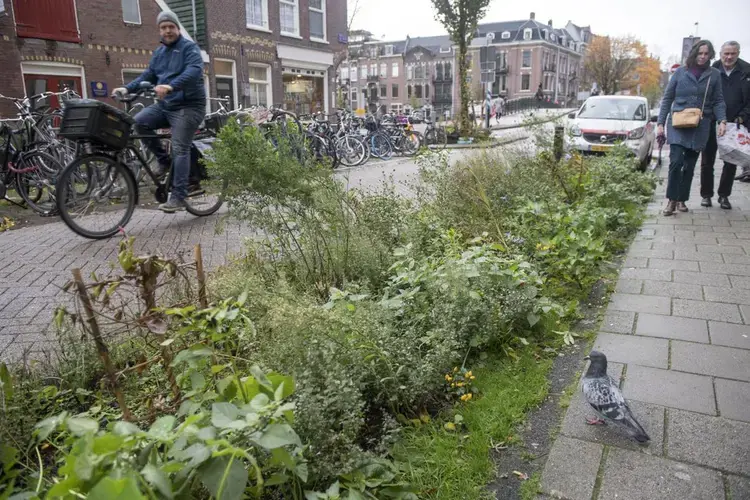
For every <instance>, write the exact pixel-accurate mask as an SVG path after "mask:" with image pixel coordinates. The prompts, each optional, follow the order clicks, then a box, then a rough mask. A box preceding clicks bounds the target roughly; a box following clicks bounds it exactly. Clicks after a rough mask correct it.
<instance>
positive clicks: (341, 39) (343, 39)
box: [339, 33, 349, 43]
mask: <svg viewBox="0 0 750 500" xmlns="http://www.w3.org/2000/svg"><path fill="white" fill-rule="evenodd" d="M339 43H349V37H348V36H346V35H345V34H344V33H339Z"/></svg>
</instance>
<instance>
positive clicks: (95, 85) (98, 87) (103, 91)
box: [91, 82, 109, 97]
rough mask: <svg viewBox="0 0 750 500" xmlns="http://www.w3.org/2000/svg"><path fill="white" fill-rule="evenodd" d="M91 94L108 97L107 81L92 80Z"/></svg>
mask: <svg viewBox="0 0 750 500" xmlns="http://www.w3.org/2000/svg"><path fill="white" fill-rule="evenodd" d="M91 95H92V96H94V97H107V96H108V95H109V94H107V82H91Z"/></svg>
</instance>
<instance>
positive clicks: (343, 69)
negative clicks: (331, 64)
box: [341, 68, 349, 80]
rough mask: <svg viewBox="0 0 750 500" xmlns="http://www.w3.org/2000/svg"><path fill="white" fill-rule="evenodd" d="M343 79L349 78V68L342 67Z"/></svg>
mask: <svg viewBox="0 0 750 500" xmlns="http://www.w3.org/2000/svg"><path fill="white" fill-rule="evenodd" d="M341 79H342V80H348V79H349V68H341Z"/></svg>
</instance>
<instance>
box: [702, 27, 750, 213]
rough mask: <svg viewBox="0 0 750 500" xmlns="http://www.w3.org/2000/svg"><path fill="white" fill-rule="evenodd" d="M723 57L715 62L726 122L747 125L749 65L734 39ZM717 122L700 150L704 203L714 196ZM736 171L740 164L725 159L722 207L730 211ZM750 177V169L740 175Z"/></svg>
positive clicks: (720, 191)
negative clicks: (724, 105)
mask: <svg viewBox="0 0 750 500" xmlns="http://www.w3.org/2000/svg"><path fill="white" fill-rule="evenodd" d="M719 55H720V57H721V60H719V61H716V62H715V63H714V65H713V67H714V68H716V69H718V70H719V73H720V74H721V89H722V92H723V94H724V103H725V104H726V106H727V122H729V123H732V122H734V123H738V124H747V123H750V64H748V63H746V62H745V61H743V60H742V59H740V44H739V43H737V42H735V41H731V42H726V43H725V44H724V45H722V46H721V52H720V54H719ZM717 149H718V146H717V143H716V123H715V122H712V123H711V131H710V132H709V134H708V144H706V149H704V150H703V152H702V153H701V198H703V201H702V202H701V205H702V206H704V207H710V206H712V203H711V198H713V196H714V163H715V162H716V151H717ZM736 173H737V165H734V164H732V163H729V162H726V161H725V162H724V167H723V168H722V170H721V180H720V181H719V189H718V191H717V194H718V195H719V206H720V207H721V208H723V209H724V210H731V209H732V204H731V203H729V196H730V195H731V194H732V185H733V184H734V176H735V174H736ZM745 176H748V173H747V172H743V174H742V175H740V177H741V178H744V177H745Z"/></svg>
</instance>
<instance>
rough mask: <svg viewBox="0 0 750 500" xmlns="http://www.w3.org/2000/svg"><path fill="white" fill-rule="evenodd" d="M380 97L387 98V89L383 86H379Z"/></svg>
mask: <svg viewBox="0 0 750 500" xmlns="http://www.w3.org/2000/svg"><path fill="white" fill-rule="evenodd" d="M380 97H388V87H386V86H385V85H381V86H380Z"/></svg>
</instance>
